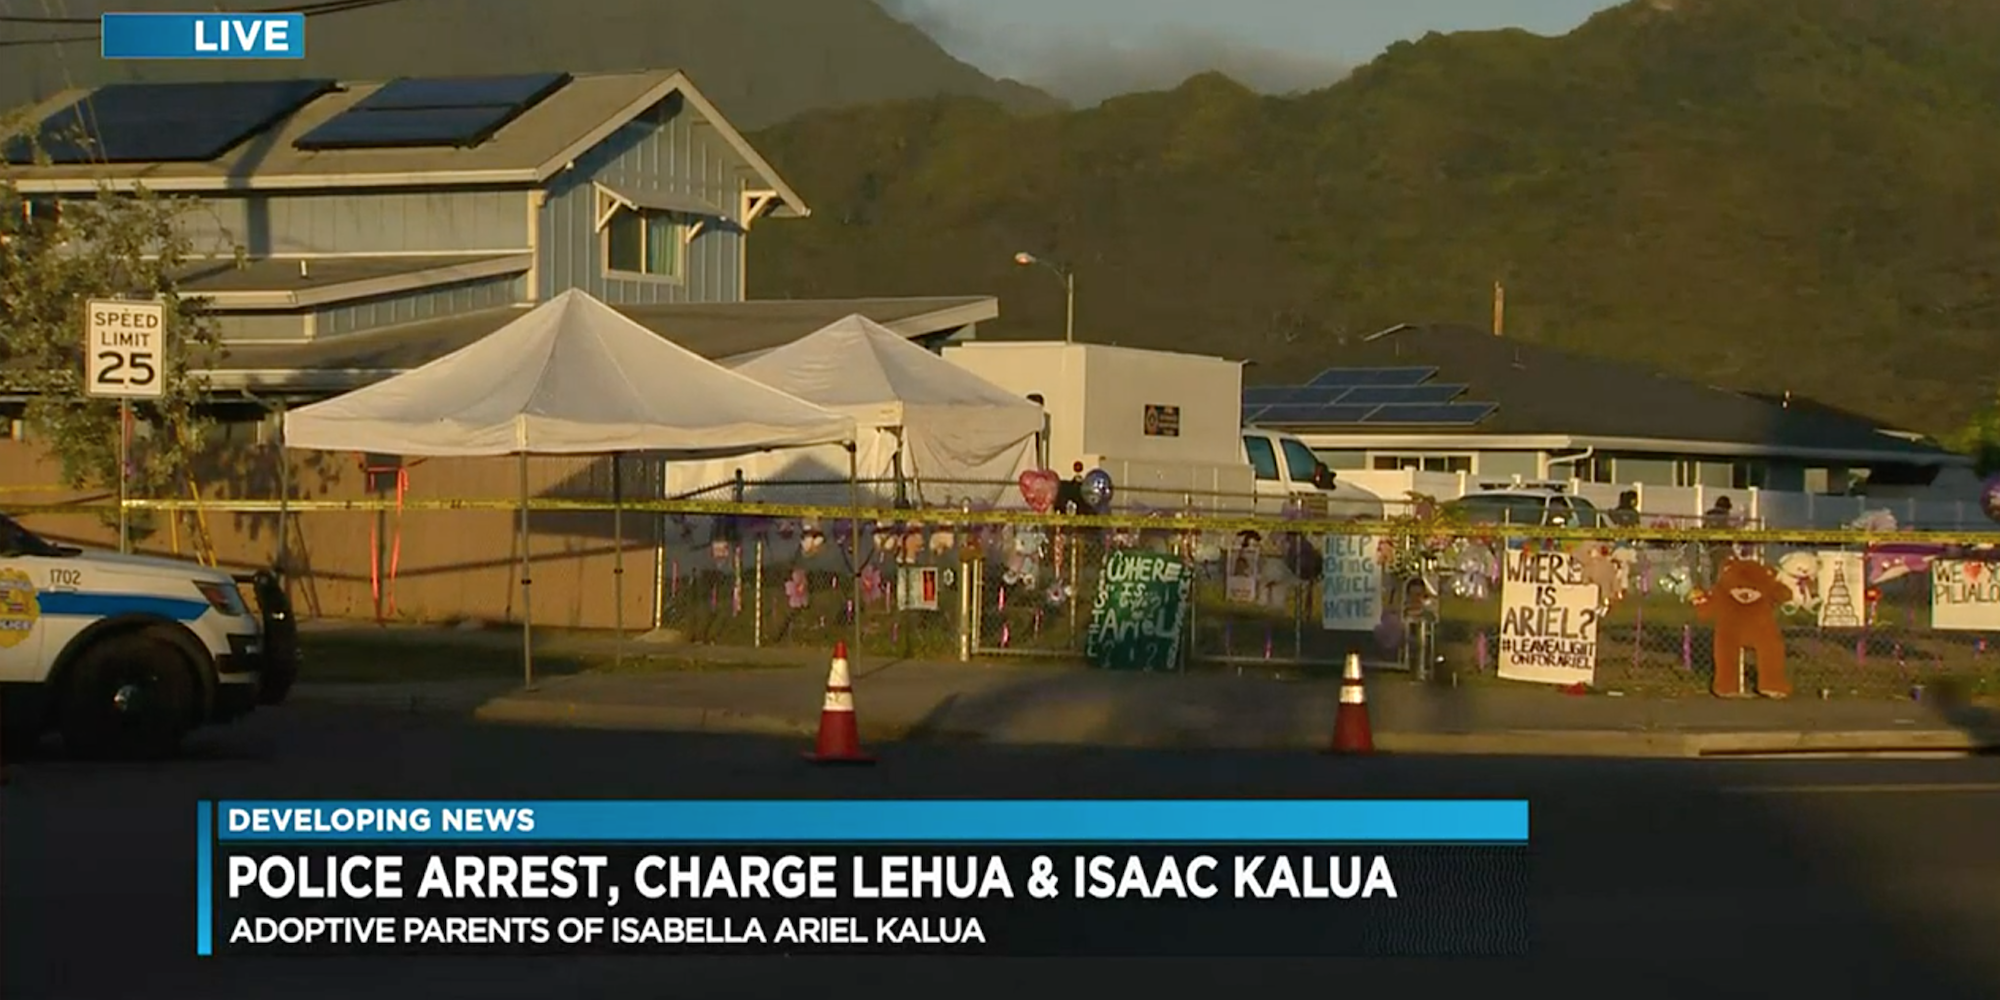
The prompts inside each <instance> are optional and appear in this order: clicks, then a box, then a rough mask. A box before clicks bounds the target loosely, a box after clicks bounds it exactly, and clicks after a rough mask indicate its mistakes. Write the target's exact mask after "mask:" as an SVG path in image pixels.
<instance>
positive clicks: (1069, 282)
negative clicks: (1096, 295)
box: [1062, 270, 1076, 344]
mask: <svg viewBox="0 0 2000 1000" xmlns="http://www.w3.org/2000/svg"><path fill="white" fill-rule="evenodd" d="M1062 278H1063V343H1065V344H1074V343H1076V272H1074V271H1069V270H1065V271H1063V273H1062Z"/></svg>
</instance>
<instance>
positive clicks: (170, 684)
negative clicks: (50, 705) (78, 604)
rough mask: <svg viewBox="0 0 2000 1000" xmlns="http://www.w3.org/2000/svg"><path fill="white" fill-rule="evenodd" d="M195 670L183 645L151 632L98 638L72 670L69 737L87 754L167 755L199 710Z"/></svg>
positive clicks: (66, 703) (66, 711)
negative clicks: (185, 656) (151, 635)
mask: <svg viewBox="0 0 2000 1000" xmlns="http://www.w3.org/2000/svg"><path fill="white" fill-rule="evenodd" d="M194 696H195V692H194V676H193V674H192V673H191V672H190V671H189V669H188V666H187V661H186V660H185V659H183V658H182V656H181V653H180V651H179V650H177V649H175V648H174V647H173V646H171V645H168V644H167V643H165V642H162V641H160V640H158V639H153V638H149V637H147V636H144V635H125V636H118V637H116V638H113V639H107V640H105V641H104V642H101V643H98V644H96V645H94V646H92V647H91V648H90V649H89V650H88V651H86V652H85V653H84V654H83V658H82V659H81V660H79V661H78V662H77V664H76V669H75V670H74V671H73V672H72V673H71V674H70V679H69V690H68V692H67V694H66V697H65V698H64V699H63V713H62V737H63V745H64V746H65V747H66V748H67V749H68V750H69V751H70V752H71V753H73V754H76V755H78V756H81V757H141V758H150V757H160V756H164V755H167V754H170V753H172V752H173V751H174V749H175V748H176V747H178V746H179V745H180V741H181V737H183V736H185V735H186V734H187V731H188V730H189V729H190V728H191V724H192V721H193V716H194Z"/></svg>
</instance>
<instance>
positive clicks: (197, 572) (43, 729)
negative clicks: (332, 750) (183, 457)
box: [0, 515, 298, 757]
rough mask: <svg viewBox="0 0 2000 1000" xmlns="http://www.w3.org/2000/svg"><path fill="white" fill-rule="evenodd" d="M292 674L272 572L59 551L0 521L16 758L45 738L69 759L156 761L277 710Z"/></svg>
mask: <svg viewBox="0 0 2000 1000" xmlns="http://www.w3.org/2000/svg"><path fill="white" fill-rule="evenodd" d="M245 585H248V586H249V587H251V588H252V595H251V596H252V597H253V598H254V599H255V603H254V606H253V605H252V603H251V602H250V601H246V600H245V599H244V594H243V591H242V589H241V588H242V587H243V586H245ZM297 675H298V630H297V623H296V622H295V621H294V620H293V617H292V612H291V607H290V602H289V600H288V598H287V596H286V594H285V589H284V587H283V585H282V584H281V583H280V582H279V581H278V579H277V577H276V576H275V575H274V574H271V573H257V574H254V575H245V576H241V577H238V576H235V575H232V574H230V573H227V572H223V571H221V570H215V569H210V568H209V567H207V566H203V565H200V564H198V563H193V562H184V561H180V560H174V559H160V558H151V557H146V556H128V555H120V554H118V553H114V552H100V551H91V550H87V549H80V548H76V547H74V546H68V545H58V544H55V543H53V542H50V541H48V540H46V539H43V538H41V537H40V536H38V535H36V534H35V533H34V532H31V531H29V530H28V529H26V528H24V527H22V526H21V524H20V523H19V522H17V521H15V520H14V519H13V518H10V517H6V516H4V515H0V739H3V740H4V741H5V742H6V743H7V744H8V746H9V747H11V748H12V749H13V750H15V751H16V752H18V751H19V750H21V749H22V748H24V747H27V746H31V745H33V744H34V743H36V742H39V741H40V740H41V738H42V737H43V736H45V735H46V734H48V733H49V732H50V731H55V732H57V733H60V734H61V736H62V740H63V742H64V744H65V746H66V747H67V748H68V749H69V750H70V752H72V753H74V754H77V755H79V756H87V757H101V756H119V757H135V756H136V757H157V756H163V755H166V754H169V753H171V752H172V751H173V750H174V749H175V748H176V747H177V746H178V745H179V743H180V741H181V738H182V737H183V736H185V735H186V734H187V733H188V732H190V731H192V730H193V729H195V728H196V727H199V726H203V725H210V724H215V723H222V722H228V721H231V720H233V719H236V718H239V717H241V716H243V715H245V714H248V713H249V712H250V711H252V710H253V709H254V708H256V707H257V706H258V705H260V704H262V705H275V704H278V703H280V702H282V701H284V699H285V696H286V694H287V693H288V692H289V691H290V689H291V686H292V682H293V680H294V679H296V677H297Z"/></svg>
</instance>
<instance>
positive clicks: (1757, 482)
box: [1729, 462, 1771, 490]
mask: <svg viewBox="0 0 2000 1000" xmlns="http://www.w3.org/2000/svg"><path fill="white" fill-rule="evenodd" d="M1770 471H1771V470H1770V469H1769V467H1767V466H1766V465H1765V464H1764V463H1762V462H1737V463H1736V464H1734V465H1732V466H1730V467H1729V488H1730V489H1736V490H1761V489H1764V482H1765V480H1766V479H1768V478H1769V477H1770Z"/></svg>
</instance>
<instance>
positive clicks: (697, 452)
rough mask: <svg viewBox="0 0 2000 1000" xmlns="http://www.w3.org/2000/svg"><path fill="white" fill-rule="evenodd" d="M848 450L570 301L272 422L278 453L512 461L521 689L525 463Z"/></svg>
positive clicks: (762, 388)
mask: <svg viewBox="0 0 2000 1000" xmlns="http://www.w3.org/2000/svg"><path fill="white" fill-rule="evenodd" d="M855 436H856V434H855V422H854V419H853V418H852V417H849V416H847V415H845V414H841V413H836V412H833V411H831V410H828V409H823V408H821V407H819V406H815V405H813V404H812V403H808V402H805V401H803V400H800V399H797V398H795V397H793V396H789V395H786V394H785V393H783V392H780V391H778V390H776V389H773V388H770V387H769V386H766V385H764V384H763V383H761V382H757V381H755V380H753V379H750V378H748V377H746V376H743V375H739V374H736V373H734V372H731V371H729V370H728V369H726V368H723V367H722V366H720V365H717V364H715V363H714V362H712V361H709V360H707V359H705V358H702V357H701V356H699V355H697V354H695V353H693V352H691V351H688V350H687V349H685V348H682V347H680V346H678V345H675V344H673V343H671V342H669V341H667V340H665V339H663V338H662V337H660V336H659V335H658V334H655V333H653V332H652V331H651V330H648V329H646V328H645V327H643V326H640V325H639V324H638V323H635V322H633V321H632V320H630V319H627V318H626V317H625V316H623V315H621V314H620V313H619V312H618V311H617V310H615V309H612V308H611V307H610V306H608V305H605V304H604V303H603V302H600V301H598V300H597V299H594V298H592V297H591V296H589V295H588V294H586V293H584V292H581V291H576V290H571V291H566V292H564V293H562V294H561V295H558V296H556V297H555V298H553V299H551V300H549V301H548V302H546V303H544V304H542V305H541V306H538V307H536V308H535V309H533V310H530V311H529V312H528V313H527V314H526V315H523V316H522V317H521V318H519V319H517V320H515V321H513V322H512V323H509V324H507V325H506V326H504V327H502V328H500V329H499V330H496V331H494V332H493V333H491V334H489V335H487V336H486V337H483V338H481V339H480V340H478V341H476V342H474V343H473V344H471V345H468V346H466V347H464V348H461V349H459V350H457V351H454V352H452V353H451V354H447V355H445V356H444V357H441V358H438V359H437V360H435V361H432V362H430V363H429V364H426V365H423V366H422V367H419V368H415V369H412V370H410V371H407V372H404V373H402V374H400V375H397V376H394V377H392V378H389V379H386V380H384V381H381V382H378V383H375V384H374V385H371V386H367V387H365V388H361V389H356V390H354V391H353V392H349V393H347V394H345V395H342V396H337V397H335V398H333V399H329V400H326V401H324V402H320V403H315V404H312V405H311V406H306V407H302V408H300V409H298V410H294V411H292V412H290V413H287V414H285V417H284V442H285V446H286V447H290V448H305V449H316V450H320V451H360V452H376V453H380V454H389V455H423V456H499V455H515V456H517V457H518V458H519V460H520V482H521V508H520V514H521V517H520V532H521V537H520V547H521V639H522V646H523V648H522V665H523V670H524V671H525V675H526V679H527V682H528V683H529V684H530V685H532V684H533V683H534V655H533V650H532V626H531V624H530V622H531V621H532V618H533V616H532V615H531V614H530V613H529V598H528V595H529V589H528V588H529V584H530V579H529V574H530V566H529V555H530V553H529V547H528V545H529V534H528V456H529V455H530V454H562V455H604V454H609V455H614V456H615V455H619V454H622V453H624V452H633V451H647V452H667V453H670V454H671V455H673V456H686V457H690V458H697V459H703V458H713V457H716V456H721V455H740V454H745V453H749V452H755V451H760V450H763V449H768V448H794V447H801V446H816V445H835V446H845V449H846V451H847V452H848V453H849V454H851V453H852V452H853V442H854V440H855ZM850 466H851V463H850ZM850 475H852V468H850ZM616 490H617V484H616V476H615V475H614V492H615V491H616ZM856 506H857V508H858V506H859V504H858V502H857V503H856ZM857 517H858V513H857ZM613 521H614V534H616V535H618V536H620V537H619V538H618V543H617V553H618V555H617V559H618V569H617V570H616V573H617V575H618V576H619V577H620V594H619V596H618V602H619V616H620V626H619V631H620V633H621V635H622V633H623V631H624V628H623V613H624V602H623V593H622V577H623V570H624V539H623V537H622V535H623V530H622V524H619V523H618V515H617V514H616V513H614V515H613ZM857 536H858V531H857Z"/></svg>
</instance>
